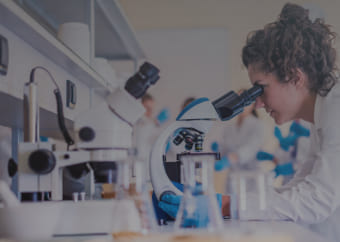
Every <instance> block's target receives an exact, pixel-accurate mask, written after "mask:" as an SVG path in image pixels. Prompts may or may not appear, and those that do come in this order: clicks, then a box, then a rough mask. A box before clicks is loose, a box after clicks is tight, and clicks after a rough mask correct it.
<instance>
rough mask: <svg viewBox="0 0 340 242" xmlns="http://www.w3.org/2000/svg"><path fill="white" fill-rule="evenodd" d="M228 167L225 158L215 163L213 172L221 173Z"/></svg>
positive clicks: (228, 164) (228, 163) (227, 161)
mask: <svg viewBox="0 0 340 242" xmlns="http://www.w3.org/2000/svg"><path fill="white" fill-rule="evenodd" d="M228 167H230V162H229V160H228V158H227V157H226V156H223V157H222V158H221V159H220V160H218V161H216V162H215V171H222V170H224V169H226V168H228Z"/></svg>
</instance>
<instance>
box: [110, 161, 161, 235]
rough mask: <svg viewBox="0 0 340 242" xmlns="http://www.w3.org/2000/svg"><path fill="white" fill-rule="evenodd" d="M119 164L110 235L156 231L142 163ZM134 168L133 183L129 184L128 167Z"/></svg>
mask: <svg viewBox="0 0 340 242" xmlns="http://www.w3.org/2000/svg"><path fill="white" fill-rule="evenodd" d="M130 162H131V164H129V162H126V161H124V162H119V163H118V164H117V165H118V166H117V179H116V182H115V184H114V185H115V189H114V191H115V192H114V193H115V196H116V203H117V206H116V209H115V212H114V218H113V230H112V233H118V232H138V233H141V234H148V233H150V232H155V230H156V226H157V225H156V217H155V214H154V209H153V206H152V202H151V197H150V194H149V191H148V189H147V182H146V179H145V178H146V177H145V171H144V168H145V165H144V162H142V161H138V160H137V161H136V160H130ZM130 165H133V167H134V168H135V183H134V184H131V183H130V182H129V166H130Z"/></svg>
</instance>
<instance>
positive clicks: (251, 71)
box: [248, 65, 303, 125]
mask: <svg viewBox="0 0 340 242" xmlns="http://www.w3.org/2000/svg"><path fill="white" fill-rule="evenodd" d="M248 75H249V79H250V81H251V83H252V84H259V85H262V86H263V87H264V89H263V90H264V92H263V94H262V95H261V96H260V97H258V98H257V99H256V102H255V107H256V108H264V109H265V110H266V112H267V113H268V114H269V115H270V116H271V117H272V118H273V119H274V120H275V123H276V124H278V125H280V124H283V123H285V122H288V121H290V120H293V119H295V118H297V116H298V113H299V110H300V108H301V104H302V102H303V100H302V97H301V93H300V91H299V89H298V88H297V87H296V84H295V83H293V82H288V83H281V82H279V80H278V78H277V77H276V75H274V74H272V73H265V72H263V71H260V69H258V68H256V65H255V66H254V65H249V66H248Z"/></svg>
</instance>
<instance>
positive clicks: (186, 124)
mask: <svg viewBox="0 0 340 242" xmlns="http://www.w3.org/2000/svg"><path fill="white" fill-rule="evenodd" d="M262 93H263V87H262V86H261V85H254V86H253V87H252V88H250V89H249V90H246V91H244V92H243V93H242V94H240V95H237V94H236V93H235V92H233V91H230V92H228V93H227V94H225V95H223V96H222V97H220V98H218V99H216V100H215V101H213V102H210V101H209V99H208V98H199V99H196V100H195V101H193V102H192V103H190V104H189V105H188V106H187V107H185V108H184V109H183V110H182V112H181V113H180V114H179V115H178V117H177V118H176V121H175V122H174V123H172V124H171V125H170V126H168V127H167V129H165V130H164V131H163V133H162V134H161V135H160V136H159V137H158V139H157V140H156V142H155V144H154V146H153V149H152V153H151V158H150V176H151V182H152V186H153V188H154V192H155V194H156V197H157V199H158V200H161V197H162V196H163V195H164V194H166V193H171V194H175V195H182V194H183V193H182V192H181V191H180V190H179V189H177V188H176V187H175V186H174V185H173V183H172V182H171V181H170V179H169V178H168V176H167V174H166V171H165V168H164V165H163V162H164V161H166V155H165V150H166V145H167V144H168V142H169V140H170V141H171V142H172V143H173V144H175V145H176V146H179V145H180V144H182V145H183V144H184V149H182V150H181V149H180V148H179V150H181V152H184V151H185V153H189V152H190V151H191V150H193V152H192V153H191V154H194V153H197V152H201V151H202V150H203V149H202V147H203V141H204V135H205V134H206V133H207V132H208V131H209V129H210V128H211V126H212V124H213V122H214V121H216V120H217V119H220V120H222V121H225V120H229V119H231V118H233V117H234V116H236V115H238V114H239V113H241V112H242V111H243V107H245V106H247V105H249V104H251V103H252V102H254V101H255V99H256V98H257V97H258V96H260V95H261V94H262ZM183 141H184V142H183ZM211 155H213V157H216V156H215V155H214V154H211ZM217 157H218V156H217Z"/></svg>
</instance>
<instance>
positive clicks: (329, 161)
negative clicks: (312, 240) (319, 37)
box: [248, 84, 340, 241]
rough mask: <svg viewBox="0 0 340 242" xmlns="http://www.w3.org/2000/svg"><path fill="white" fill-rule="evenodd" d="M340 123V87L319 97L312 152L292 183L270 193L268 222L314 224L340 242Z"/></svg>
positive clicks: (259, 215)
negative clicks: (270, 220)
mask: <svg viewBox="0 0 340 242" xmlns="http://www.w3.org/2000/svg"><path fill="white" fill-rule="evenodd" d="M339 120H340V84H336V85H335V86H334V87H333V88H332V90H331V91H330V92H329V93H328V95H327V96H326V97H321V96H317V99H316V104H315V110H314V125H311V149H310V152H309V154H308V156H307V157H306V161H305V162H303V165H302V166H301V169H299V170H298V171H297V172H296V174H295V176H294V178H293V179H292V180H291V181H290V182H288V183H287V184H286V185H285V186H283V187H281V188H278V189H276V190H271V192H269V194H268V195H269V197H268V202H269V207H268V211H267V212H266V215H265V219H266V218H267V219H288V220H292V221H295V222H297V223H300V224H304V225H310V224H313V225H312V226H311V227H312V228H313V229H314V230H315V231H319V232H321V233H323V234H324V236H326V237H328V238H332V239H333V241H340V174H339V172H340V128H339ZM252 195H253V196H256V194H252ZM249 212H250V213H252V215H251V217H252V218H255V219H263V218H264V217H263V213H261V212H260V211H256V210H254V211H251V210H250V211H249ZM248 216H249V215H248Z"/></svg>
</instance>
